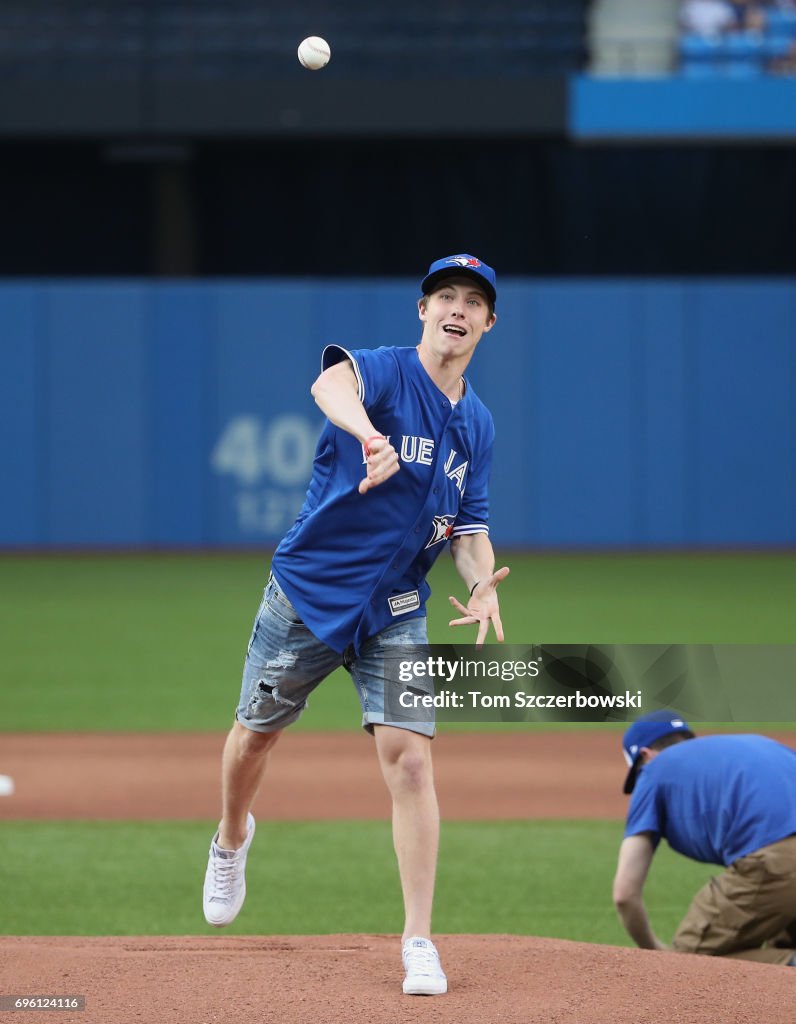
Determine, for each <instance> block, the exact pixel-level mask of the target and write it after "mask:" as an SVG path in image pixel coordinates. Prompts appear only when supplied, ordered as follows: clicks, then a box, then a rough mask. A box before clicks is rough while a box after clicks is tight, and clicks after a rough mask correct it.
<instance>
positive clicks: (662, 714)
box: [622, 711, 691, 793]
mask: <svg viewBox="0 0 796 1024" xmlns="http://www.w3.org/2000/svg"><path fill="white" fill-rule="evenodd" d="M673 732H688V733H690V732H691V727H690V726H689V724H688V722H686V721H685V719H683V718H680V717H678V716H677V715H675V714H673V713H672V712H671V711H653V712H651V713H650V714H649V715H644V716H643V717H642V718H637V719H636V721H635V722H633V724H632V725H631V726H630V728H629V729H628V730H627V732H626V733H625V735H624V737H623V738H622V753H623V754H624V755H625V760H626V761H627V763H628V766H629V768H630V771H629V772H628V773H627V778H626V779H625V785H624V792H625V793H632V792H633V787H634V786H635V785H636V778H637V777H638V773H639V770H640V768H641V750H642V747H649V746H650V745H651V744H653V743H656V742H657V741H658V740H662V739H663V737H664V736H669V735H671V734H672V733H673Z"/></svg>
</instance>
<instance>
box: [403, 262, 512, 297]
mask: <svg viewBox="0 0 796 1024" xmlns="http://www.w3.org/2000/svg"><path fill="white" fill-rule="evenodd" d="M446 277H472V278H474V279H475V282H476V284H477V285H478V286H479V287H480V288H483V290H484V291H485V292H486V294H487V297H488V298H489V301H490V302H491V303H492V305H493V306H494V305H495V302H496V301H497V279H496V278H495V271H494V270H493V269H492V268H491V267H488V266H487V265H486V263H482V262H481V260H479V259H478V257H477V256H470V255H469V253H466V252H463V253H460V255H458V256H445V257H444V258H443V259H441V260H436V261H435V262H434V263H432V264H431V266H430V267H429V268H428V273H427V274H426V276H425V277H424V278H423V283H422V284H421V285H420V290H421V291H422V292H423V294H424V295H430V294H431V293H432V292H433V291H436V289H437V288H439V286H440V284H441V283H442V281H443V280H444V279H445V278H446Z"/></svg>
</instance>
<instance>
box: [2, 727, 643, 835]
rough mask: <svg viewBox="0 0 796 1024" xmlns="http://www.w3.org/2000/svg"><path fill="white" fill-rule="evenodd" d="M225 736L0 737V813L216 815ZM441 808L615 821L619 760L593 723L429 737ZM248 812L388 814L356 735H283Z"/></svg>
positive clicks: (490, 815)
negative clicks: (4, 794) (584, 728)
mask: <svg viewBox="0 0 796 1024" xmlns="http://www.w3.org/2000/svg"><path fill="white" fill-rule="evenodd" d="M223 742H224V737H223V736H221V735H218V734H198V735H101V734H89V733H87V734H83V735H64V734H49V735H48V734H39V733H37V734H30V735H0V772H3V773H4V774H6V775H11V776H12V777H13V779H14V782H15V785H16V792H15V794H14V796H13V798H11V799H5V800H0V819H2V818H17V819H21V818H73V819H87V818H103V819H116V820H124V819H142V818H151V819H178V818H180V819H201V818H210V819H212V818H213V817H216V816H217V815H218V813H219V807H218V801H219V783H220V779H219V762H220V756H221V749H222V746H223ZM434 754H435V757H434V761H435V771H436V777H437V788H438V792H439V798H440V805H441V807H442V812H443V815H444V817H445V818H447V819H449V820H456V819H466V820H487V819H488V820H499V819H501V818H593V819H596V818H621V817H622V815H623V814H624V812H625V806H626V798H625V797H623V796H622V795H621V793H620V789H621V785H622V780H623V777H624V761H623V760H622V755H621V752H620V749H619V737H618V736H617V735H616V734H606V733H604V732H600V733H598V732H582V733H537V734H535V735H531V734H527V733H526V734H520V733H507V734H502V735H501V734H497V733H495V734H483V733H481V734H475V733H473V734H463V733H450V734H446V735H440V736H439V737H438V738H437V739H436V740H435V741H434ZM268 772H269V774H268V777H267V782H266V785H265V786H264V787H263V791H262V792H261V794H260V796H259V797H258V800H257V803H256V804H255V813H256V814H257V816H258V817H261V818H263V819H265V818H270V819H272V820H302V819H303V820H322V821H323V820H330V819H338V818H361V819H372V818H388V817H389V814H390V804H389V799H388V796H387V792H386V789H385V786H384V783H383V782H382V780H381V777H380V775H379V770H378V765H377V762H376V754H375V749H374V746H373V741H372V739H371V738H370V737H369V736H367V735H366V734H365V733H361V734H360V733H357V732H351V733H301V732H296V733H292V734H290V733H288V734H287V735H285V736H284V737H283V738H282V739H281V740H280V742H279V746H278V748H277V749H276V751H275V752H274V756H273V757H272V759H271V763H270V764H269V768H268Z"/></svg>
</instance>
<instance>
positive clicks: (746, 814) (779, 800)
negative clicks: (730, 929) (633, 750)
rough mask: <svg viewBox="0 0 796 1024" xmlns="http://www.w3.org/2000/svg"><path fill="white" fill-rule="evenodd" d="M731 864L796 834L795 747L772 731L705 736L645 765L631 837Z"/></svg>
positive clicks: (627, 832)
mask: <svg viewBox="0 0 796 1024" xmlns="http://www.w3.org/2000/svg"><path fill="white" fill-rule="evenodd" d="M640 832H651V833H652V838H653V841H654V842H655V844H656V845H657V843H658V841H659V840H660V838H661V837H663V838H664V839H666V840H667V841H668V843H669V845H670V846H671V847H672V849H673V850H677V852H678V853H682V854H685V856H686V857H691V858H692V859H693V860H698V861H702V862H703V863H706V864H723V865H724V866H725V867H726V866H727V865H728V864H732V863H733V861H736V860H738V858H739V857H745V856H746V855H747V854H749V853H753V852H754V851H755V850H759V849H760V848H761V847H762V846H768V845H769V844H770V843H775V842H777V841H778V840H780V839H785V838H786V837H787V836H790V835H793V834H795V833H796V750H791V748H790V747H786V746H783V745H782V744H781V743H776V742H775V741H774V740H772V739H769V738H767V737H765V736H751V735H750V736H702V737H699V738H698V739H694V740H686V741H684V742H683V743H678V744H676V745H675V746H673V747H666V748H665V749H664V750H662V751H661V752H660V753H659V754H658V756H657V757H656V758H654V759H653V760H652V761H650V762H649V764H646V765H645V766H644V767H643V768H642V770H641V772H640V774H639V777H638V781H637V782H636V788H635V789H634V790H633V795H632V798H631V800H630V807H629V808H628V815H627V826H626V828H625V836H626V837H627V836H633V835H638V834H639V833H640Z"/></svg>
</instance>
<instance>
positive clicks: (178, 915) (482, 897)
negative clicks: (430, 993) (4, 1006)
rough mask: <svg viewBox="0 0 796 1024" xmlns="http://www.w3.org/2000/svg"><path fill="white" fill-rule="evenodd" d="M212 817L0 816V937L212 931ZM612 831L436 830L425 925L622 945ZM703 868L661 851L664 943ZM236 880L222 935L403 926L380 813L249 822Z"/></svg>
mask: <svg viewBox="0 0 796 1024" xmlns="http://www.w3.org/2000/svg"><path fill="white" fill-rule="evenodd" d="M213 827H214V826H213V825H212V824H210V823H196V822H178V823H168V824H162V823H153V822H144V823H112V822H104V823H101V822H97V823H84V822H69V823H64V822H8V823H5V824H4V825H3V838H2V850H3V890H4V891H3V901H2V902H3V913H2V915H0V933H2V934H9V935H156V934H177V935H181V934H217V932H216V930H215V929H213V928H211V927H209V926H208V925H206V924H205V922H204V918H203V917H202V911H201V888H202V880H203V877H204V869H205V864H206V854H207V846H208V843H209V840H210V835H211V834H212V830H213ZM621 834H622V829H621V825H620V823H619V822H578V821H571V822H550V821H536V822H503V823H495V822H490V823H489V824H485V823H479V824H469V823H460V822H453V823H448V824H445V825H444V826H443V834H442V843H441V850H440V865H439V876H438V885H437V898H436V912H435V922H434V927H435V930H436V931H437V932H440V933H445V932H474V933H481V932H485V933H493V934H494V933H512V934H526V935H540V936H557V937H562V938H568V939H573V940H577V941H584V942H599V943H611V944H617V945H627V944H628V940H627V936H626V935H625V933H624V931H623V930H622V928H621V926H620V925H619V923H618V921H617V919H616V915H615V913H614V910H613V906H612V904H611V881H612V878H613V873H614V868H615V863H616V852H617V848H618V844H619V842H620V839H621ZM714 873H715V871H714ZM709 875H710V869H708V868H706V867H705V866H704V865H697V864H694V863H693V862H691V861H688V860H686V859H685V858H683V857H678V856H676V855H675V854H673V853H671V851H669V850H668V848H662V849H661V850H660V852H659V854H658V856H657V857H656V858H655V863H654V865H653V868H652V873H651V876H650V879H649V882H648V884H647V889H646V899H647V903H648V908H649V910H650V914H651V916H652V920H653V924H654V926H655V927H656V929H657V930H658V932H659V934H660V935H661V936H662V937H663V936H666V937H668V936H670V935H671V934H672V932H673V930H674V928H675V927H676V925H677V922H678V921H679V919H680V917H681V916H682V914H683V913H684V911H685V909H686V907H687V905H688V902H689V900H690V898H691V896H692V895H693V893H694V892H695V891H696V890H697V888H698V887H699V886H700V885H702V884H703V882H704V881H706V880H707V878H708V877H709ZM247 883H248V896H247V901H246V905H245V907H244V909H243V911H242V913H241V915H240V917H239V918H238V920H237V921H236V922H235V923H234V924H233V925H232V926H230V928H228V929H225V933H227V934H229V933H231V934H262V935H275V934H330V933H335V932H352V933H362V932H364V933H383V932H387V933H394V932H400V929H401V926H402V906H401V899H400V891H399V884H398V875H397V870H396V867H395V858H394V854H393V850H392V842H391V838H390V826H389V824H388V823H387V822H381V821H375V822H322V823H309V822H308V823H294V822H279V823H266V822H261V823H260V824H259V827H258V834H257V837H256V840H255V845H254V846H253V847H252V853H251V856H250V858H249V863H248V868H247Z"/></svg>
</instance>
